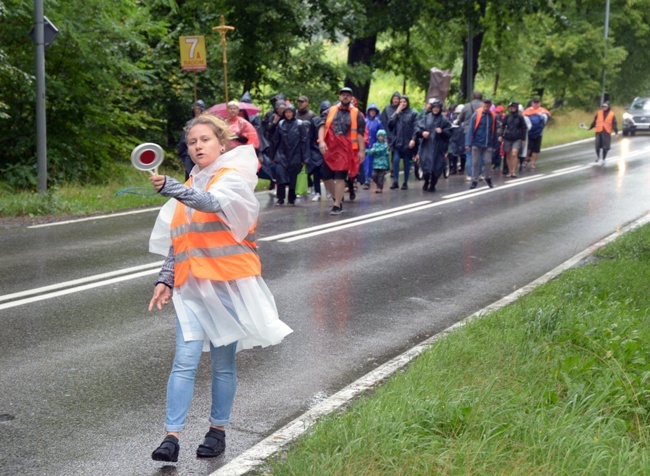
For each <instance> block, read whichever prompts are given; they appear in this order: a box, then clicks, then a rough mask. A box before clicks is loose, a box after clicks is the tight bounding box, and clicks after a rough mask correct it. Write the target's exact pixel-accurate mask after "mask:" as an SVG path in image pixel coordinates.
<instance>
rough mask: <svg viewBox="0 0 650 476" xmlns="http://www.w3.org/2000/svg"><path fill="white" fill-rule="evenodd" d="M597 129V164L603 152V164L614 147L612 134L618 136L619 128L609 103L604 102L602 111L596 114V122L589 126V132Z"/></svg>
mask: <svg viewBox="0 0 650 476" xmlns="http://www.w3.org/2000/svg"><path fill="white" fill-rule="evenodd" d="M594 127H595V128H596V162H598V161H599V160H600V151H601V149H602V151H603V164H604V163H605V159H606V158H607V153H608V152H609V149H610V147H611V145H612V132H614V134H616V135H618V126H617V124H616V114H614V111H612V110H611V108H610V107H609V103H608V102H604V103H603V105H602V107H601V109H600V111H598V112H597V113H596V117H594V122H592V123H591V126H589V130H591V129H593V128H594Z"/></svg>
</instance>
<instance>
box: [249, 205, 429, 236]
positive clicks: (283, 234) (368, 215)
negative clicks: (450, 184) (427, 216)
mask: <svg viewBox="0 0 650 476" xmlns="http://www.w3.org/2000/svg"><path fill="white" fill-rule="evenodd" d="M425 203H431V200H424V201H421V202H415V203H411V204H409V205H403V206H401V207H395V208H389V209H387V210H381V211H379V212H373V213H369V214H367V215H362V216H358V217H353V218H348V219H346V220H340V221H336V222H332V223H325V224H323V225H316V226H312V227H309V228H303V229H300V230H295V231H289V232H287V233H281V234H279V235H272V236H267V237H265V238H260V239H259V240H257V241H275V240H280V239H282V238H288V237H290V236H295V235H300V234H302V233H308V232H310V231H316V230H322V229H324V228H332V227H337V226H339V225H341V224H344V223H350V222H355V221H359V220H365V219H367V218H371V217H374V216H379V215H385V214H388V213H393V212H396V211H399V210H406V209H408V208H413V207H417V206H420V205H423V204H425Z"/></svg>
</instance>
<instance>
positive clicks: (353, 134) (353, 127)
mask: <svg viewBox="0 0 650 476" xmlns="http://www.w3.org/2000/svg"><path fill="white" fill-rule="evenodd" d="M339 110H340V107H339V106H332V107H330V112H329V113H328V114H327V119H325V135H324V136H323V137H327V133H328V132H329V130H330V125H331V124H332V122H334V117H335V116H336V113H337V112H338V111H339ZM349 111H350V120H351V121H352V122H351V124H350V132H349V134H348V137H349V138H350V141H351V142H352V148H353V149H354V150H359V143H358V142H357V138H358V136H359V131H358V128H357V119H358V117H359V109H357V108H356V107H354V106H350V108H349Z"/></svg>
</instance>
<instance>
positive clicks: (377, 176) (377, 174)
mask: <svg viewBox="0 0 650 476" xmlns="http://www.w3.org/2000/svg"><path fill="white" fill-rule="evenodd" d="M372 181H373V182H375V183H376V184H377V188H378V189H379V190H383V188H384V182H385V181H386V170H379V169H375V170H373V171H372Z"/></svg>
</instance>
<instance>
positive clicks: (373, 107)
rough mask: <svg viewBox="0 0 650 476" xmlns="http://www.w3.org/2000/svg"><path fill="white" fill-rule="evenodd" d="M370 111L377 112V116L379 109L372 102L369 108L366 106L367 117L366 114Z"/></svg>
mask: <svg viewBox="0 0 650 476" xmlns="http://www.w3.org/2000/svg"><path fill="white" fill-rule="evenodd" d="M371 109H374V110H375V111H376V112H377V114H378V115H379V108H378V107H377V105H376V104H375V103H374V102H373V103H371V104H370V106H368V109H366V115H368V113H369V112H370V110H371ZM384 132H385V131H384Z"/></svg>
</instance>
